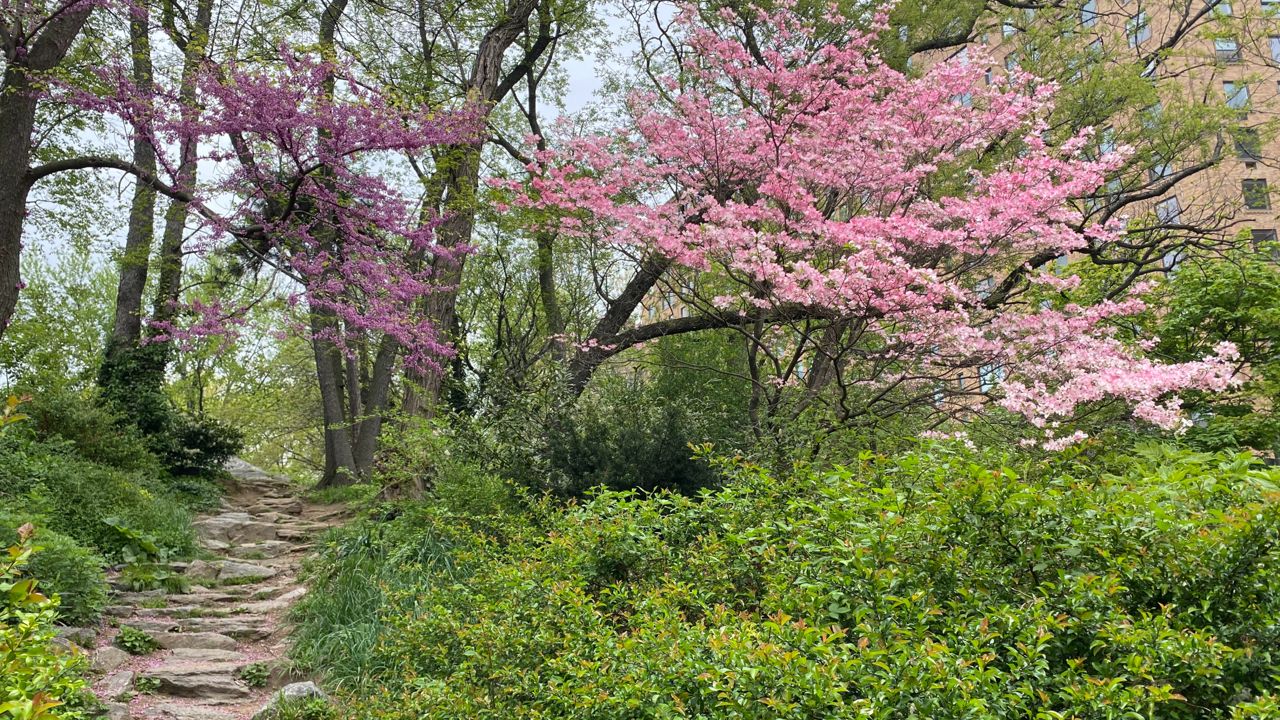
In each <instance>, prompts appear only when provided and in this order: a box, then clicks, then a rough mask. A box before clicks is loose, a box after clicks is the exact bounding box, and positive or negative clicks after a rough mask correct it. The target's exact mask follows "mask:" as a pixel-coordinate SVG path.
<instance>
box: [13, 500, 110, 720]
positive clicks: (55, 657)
mask: <svg viewBox="0 0 1280 720" xmlns="http://www.w3.org/2000/svg"><path fill="white" fill-rule="evenodd" d="M33 534H34V529H33V528H32V527H31V526H30V525H24V526H23V527H21V528H19V529H18V531H17V536H18V543H17V544H16V545H13V546H12V547H9V548H8V551H7V552H6V553H5V554H4V555H0V671H2V672H0V718H15V720H16V719H19V718H20V719H21V720H46V719H51V718H63V719H64V720H82V719H84V718H88V717H91V716H92V714H93V713H92V710H93V708H94V706H95V704H96V703H95V702H94V700H93V696H92V695H90V694H89V692H88V688H87V683H86V682H85V679H84V677H83V673H84V672H85V671H86V670H87V662H86V659H85V656H84V655H83V654H79V653H77V652H75V651H73V650H70V649H64V648H62V647H60V646H59V645H58V644H57V642H56V640H57V634H56V633H55V632H54V629H53V622H54V619H55V617H56V616H57V608H58V603H57V601H56V600H51V599H49V598H47V597H45V596H44V595H43V594H41V593H40V592H39V590H38V588H37V582H36V580H35V579H33V578H31V577H29V576H26V575H25V566H26V564H27V562H28V561H29V560H30V559H31V555H32V536H33Z"/></svg>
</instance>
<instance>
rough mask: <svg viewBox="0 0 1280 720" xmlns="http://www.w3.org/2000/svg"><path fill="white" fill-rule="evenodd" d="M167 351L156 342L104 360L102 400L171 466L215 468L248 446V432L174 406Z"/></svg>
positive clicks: (185, 470)
mask: <svg viewBox="0 0 1280 720" xmlns="http://www.w3.org/2000/svg"><path fill="white" fill-rule="evenodd" d="M168 353H169V350H168V348H167V347H166V346H165V344H164V343H154V344H151V345H147V346H144V347H141V348H135V349H133V350H129V351H126V352H122V353H119V354H118V357H115V358H113V359H112V360H110V361H109V362H105V363H103V366H102V368H101V370H100V373H99V384H100V385H101V387H102V389H103V393H102V401H103V403H104V404H105V405H106V406H107V407H109V408H112V409H113V410H114V411H115V412H116V413H118V414H119V415H120V417H121V418H122V419H123V420H124V421H126V422H127V423H128V424H129V425H130V426H131V427H132V428H135V429H136V430H137V432H138V433H140V434H141V436H142V437H143V438H144V439H145V441H146V443H147V446H148V448H149V449H150V450H151V452H152V453H154V454H155V456H156V457H158V458H159V460H160V462H161V463H162V464H163V466H164V468H165V470H166V471H167V472H169V473H171V474H173V475H177V476H183V475H205V474H209V473H216V472H218V471H219V470H221V468H222V466H223V464H224V463H225V462H226V461H227V460H228V459H229V458H230V457H231V456H232V455H235V454H236V452H238V451H239V450H240V448H241V447H243V445H244V437H243V436H242V435H241V434H240V432H239V431H238V430H236V429H235V428H233V427H231V426H230V425H227V424H226V423H222V422H219V421H218V420H216V419H214V418H211V417H205V416H199V417H197V416H193V415H189V414H187V413H184V412H182V411H181V410H179V409H178V408H176V407H174V405H173V403H172V402H171V401H170V400H169V398H168V397H167V396H166V395H165V394H164V390H163V386H164V373H165V366H166V363H167V361H168Z"/></svg>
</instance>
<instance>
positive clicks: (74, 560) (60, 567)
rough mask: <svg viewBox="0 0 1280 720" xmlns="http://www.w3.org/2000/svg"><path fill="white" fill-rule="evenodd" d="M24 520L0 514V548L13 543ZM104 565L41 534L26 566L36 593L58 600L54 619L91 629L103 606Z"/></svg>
mask: <svg viewBox="0 0 1280 720" xmlns="http://www.w3.org/2000/svg"><path fill="white" fill-rule="evenodd" d="M26 522H27V520H26V518H22V517H21V516H18V515H10V514H5V513H3V512H0V545H5V546H7V545H9V544H11V543H14V542H16V541H17V538H18V528H19V527H21V526H22V525H24V524H25V523H26ZM104 564H105V563H104V562H103V560H102V557H101V556H100V555H98V554H97V553H95V552H93V551H92V550H89V549H88V548H85V547H83V546H81V545H79V544H78V543H76V541H74V540H72V539H71V538H69V537H67V536H65V535H62V534H61V533H57V532H54V531H52V530H44V531H41V533H40V537H39V540H38V542H36V543H35V547H34V551H33V552H32V553H31V556H30V558H29V559H28V562H27V566H26V571H25V572H26V575H28V576H29V577H32V578H35V580H36V581H37V582H38V583H39V584H40V589H41V590H42V591H43V592H45V593H48V594H51V595H56V596H57V597H58V619H59V620H60V621H61V622H64V623H69V624H71V625H92V624H93V623H95V622H97V621H98V618H99V617H101V616H102V610H103V608H105V607H106V606H107V579H106V575H105V574H104V573H103V570H102V569H103V565H104Z"/></svg>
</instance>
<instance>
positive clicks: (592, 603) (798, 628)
mask: <svg viewBox="0 0 1280 720" xmlns="http://www.w3.org/2000/svg"><path fill="white" fill-rule="evenodd" d="M1099 466H1108V467H1110V468H1111V470H1110V471H1108V472H1102V471H1100V470H1098V469H1096V468H1097V467H1099ZM723 467H724V471H725V472H726V473H728V474H730V475H732V476H733V478H734V479H733V481H732V482H731V483H729V484H728V485H727V486H726V487H724V488H723V489H722V490H719V491H716V492H714V493H709V494H706V495H705V496H704V497H702V498H698V499H693V498H686V497H680V496H675V495H657V496H653V497H640V496H637V495H635V494H632V493H616V492H609V493H603V494H600V495H598V496H595V497H593V498H591V499H590V500H589V501H587V502H585V503H583V504H582V505H581V506H579V507H572V508H570V509H568V510H567V511H566V512H563V513H559V514H556V513H552V512H540V511H539V508H538V507H537V506H534V507H533V510H534V511H535V514H533V515H531V516H529V517H528V518H526V519H525V520H524V521H518V520H512V521H511V522H509V523H508V524H507V525H505V526H503V527H502V528H500V529H499V530H498V531H495V530H494V528H493V526H492V525H485V524H483V523H476V522H475V520H474V519H473V518H469V517H465V516H459V515H455V514H451V513H448V512H445V511H442V510H439V509H432V508H429V507H425V508H413V509H406V510H403V511H402V514H401V515H400V516H399V517H395V518H394V520H393V521H392V522H391V523H389V524H388V527H386V528H385V529H382V530H380V529H379V528H378V527H377V526H374V525H369V526H362V527H361V529H359V530H355V531H352V532H349V533H347V534H344V535H339V536H337V537H336V538H335V539H334V540H332V541H331V542H330V543H329V544H328V545H327V546H326V549H325V552H324V555H323V556H322V560H321V563H322V564H318V565H317V567H323V566H324V565H323V563H334V564H337V565H335V568H334V570H333V572H332V573H331V574H328V575H325V576H322V577H321V582H320V584H319V585H318V586H317V589H316V592H315V593H314V594H313V596H314V597H312V598H309V600H308V603H309V604H304V606H302V607H301V608H300V610H299V619H300V620H301V622H302V628H301V630H300V632H301V634H302V637H307V636H308V633H311V637H312V644H311V647H312V648H313V649H315V648H318V645H317V644H316V643H315V641H314V638H315V636H316V635H315V634H316V633H318V631H319V630H320V628H321V627H333V626H334V618H336V617H338V616H340V615H341V616H343V617H348V618H349V617H352V616H354V615H355V614H357V613H358V614H359V615H360V616H361V617H363V618H364V619H365V621H366V622H367V623H368V627H367V628H366V630H365V632H367V633H371V634H372V635H373V636H374V637H372V638H371V639H368V640H366V641H365V642H366V645H367V647H368V649H366V650H362V654H361V658H362V659H361V661H360V662H359V663H358V664H357V665H358V667H357V668H355V669H354V670H349V671H344V670H341V669H340V666H342V665H344V664H346V662H347V656H346V654H345V653H343V652H339V651H338V647H340V646H337V645H335V646H332V647H330V648H329V651H330V654H329V655H328V656H327V657H328V659H327V660H326V656H325V655H324V654H323V653H320V652H313V654H312V656H311V657H312V659H313V660H314V661H316V662H319V663H323V664H324V665H325V666H326V668H327V669H328V670H329V672H330V673H338V674H343V673H345V675H342V679H343V681H344V682H345V683H346V684H347V685H349V686H350V687H354V688H361V687H363V688H369V689H370V691H369V692H367V697H365V698H364V699H363V700H361V701H360V702H359V703H358V705H357V706H356V707H355V708H354V710H355V712H354V715H355V716H358V717H379V718H406V719H407V718H428V719H430V718H455V717H492V718H498V717H545V718H591V719H592V720H609V719H612V718H619V719H621V718H628V719H632V718H676V717H697V718H705V719H710V718H735V719H755V718H760V719H764V718H781V717H796V718H833V719H837V720H838V719H840V718H883V719H885V720H888V719H890V718H892V719H894V720H896V719H898V718H909V717H920V718H937V719H948V718H972V717H984V718H988V717H989V718H1014V717H1019V718H1045V719H1053V718H1062V719H1064V720H1065V719H1066V718H1082V719H1083V718H1122V717H1135V718H1136V717H1144V718H1146V717H1158V718H1162V719H1165V718H1168V719H1171V720H1182V719H1184V718H1185V719H1191V718H1197V719H1198V718H1212V717H1230V716H1233V715H1234V716H1236V717H1268V716H1269V715H1268V713H1269V712H1271V711H1272V710H1274V702H1273V701H1271V700H1270V699H1269V698H1270V697H1271V695H1272V694H1274V693H1275V691H1276V690H1277V688H1278V686H1280V658H1278V657H1277V655H1276V652H1277V651H1276V648H1277V647H1280V504H1278V503H1277V502H1276V500H1277V499H1278V497H1280V496H1278V495H1277V487H1278V485H1277V484H1278V483H1280V473H1277V472H1275V471H1269V470H1265V469H1263V468H1260V467H1257V466H1256V465H1254V464H1253V461H1252V460H1251V459H1250V458H1249V457H1247V456H1232V455H1207V454H1188V453H1181V452H1171V451H1166V450H1163V449H1160V448H1148V449H1144V450H1143V451H1142V452H1140V453H1139V454H1138V455H1137V456H1135V457H1133V458H1130V459H1116V458H1108V459H1107V460H1106V462H1105V463H1102V464H1101V465H1100V464H1099V463H1095V462H1093V461H1089V462H1085V461H1083V460H1082V459H1080V460H1076V459H1072V458H1071V457H1069V456H1068V457H1057V458H1052V459H1049V460H1022V461H1019V462H1018V463H1013V462H1012V461H1010V460H1008V459H1007V458H1000V457H985V456H981V455H976V454H974V453H970V452H969V451H964V450H952V449H949V448H946V447H933V448H931V449H929V450H927V451H923V452H917V453H911V454H907V455H903V456H898V457H893V458H886V457H879V456H874V455H871V454H866V455H864V456H863V457H861V458H860V459H859V460H858V462H857V463H856V464H855V465H853V466H851V467H847V468H835V469H832V470H826V471H817V470H810V469H804V468H801V469H798V470H796V471H795V472H793V473H792V474H791V475H790V476H788V477H775V476H772V475H771V474H769V473H767V472H765V471H763V470H761V469H758V468H754V467H751V466H745V465H741V464H736V463H735V464H725V465H724V466H723ZM379 532H381V533H382V534H381V535H379ZM441 549H446V550H448V551H449V555H448V561H446V560H445V559H443V558H439V557H438V555H439V552H440V550H441ZM424 550H425V551H426V552H427V553H428V557H429V558H431V560H430V561H429V562H419V561H417V560H416V559H415V557H416V556H415V553H416V552H421V551H424ZM341 563H349V564H348V565H346V566H341ZM339 566H341V567H342V568H343V569H338V567H339ZM388 568H392V569H388ZM361 573H363V575H361ZM358 577H362V578H363V581H364V585H363V586H362V585H360V584H359V583H358V581H357V578H358ZM339 578H348V579H346V580H339ZM389 580H390V581H389ZM339 587H340V588H343V589H345V590H347V591H353V590H356V589H359V590H361V591H362V592H363V593H365V594H363V595H360V596H359V597H357V596H355V595H353V596H352V597H351V600H352V601H354V602H356V603H358V604H359V607H358V608H355V609H351V610H347V611H346V612H345V615H343V613H334V614H333V615H329V616H323V615H322V612H321V611H322V610H324V609H325V608H329V609H332V608H333V607H335V606H336V603H337V601H335V600H333V599H332V598H326V597H325V596H326V595H330V594H331V593H330V590H331V589H334V588H339ZM325 617H327V618H328V619H325ZM353 673H354V674H353Z"/></svg>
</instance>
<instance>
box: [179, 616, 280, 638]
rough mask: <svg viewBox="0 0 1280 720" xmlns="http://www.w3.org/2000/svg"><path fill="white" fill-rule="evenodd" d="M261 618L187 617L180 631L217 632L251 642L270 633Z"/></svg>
mask: <svg viewBox="0 0 1280 720" xmlns="http://www.w3.org/2000/svg"><path fill="white" fill-rule="evenodd" d="M261 620H262V618H254V617H252V616H244V617H240V616H232V617H226V618H187V619H185V620H183V621H182V631H183V633H217V634H219V635H225V636H227V637H231V638H235V639H236V640H240V641H242V642H253V641H256V640H263V639H265V638H266V637H267V636H269V635H270V634H271V629H270V628H267V627H263V625H262V623H261ZM179 634H182V633H179Z"/></svg>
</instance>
